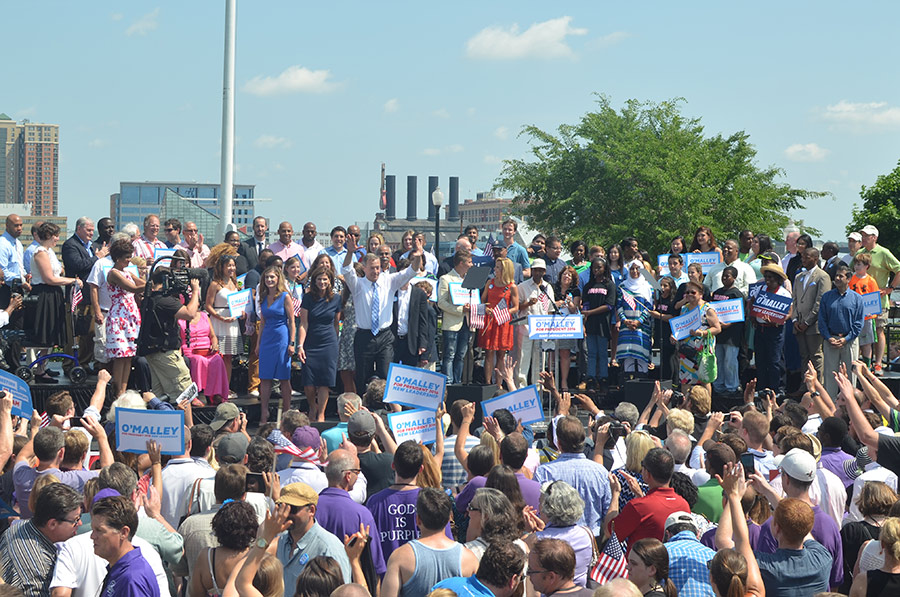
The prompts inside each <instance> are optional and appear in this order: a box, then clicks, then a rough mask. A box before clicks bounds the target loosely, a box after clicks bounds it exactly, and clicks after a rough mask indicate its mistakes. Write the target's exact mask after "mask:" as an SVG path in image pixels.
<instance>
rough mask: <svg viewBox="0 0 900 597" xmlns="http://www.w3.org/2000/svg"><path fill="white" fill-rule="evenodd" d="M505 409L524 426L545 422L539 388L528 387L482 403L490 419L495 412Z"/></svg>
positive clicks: (485, 414) (482, 407)
mask: <svg viewBox="0 0 900 597" xmlns="http://www.w3.org/2000/svg"><path fill="white" fill-rule="evenodd" d="M503 408H505V409H506V410H508V411H509V412H511V413H512V415H513V417H514V418H516V419H519V420H521V421H522V424H523V425H527V424H529V423H535V422H537V421H543V420H544V411H543V410H542V409H541V397H540V395H539V394H538V391H537V386H527V387H524V388H522V389H521V390H516V391H515V392H510V393H509V394H504V395H502V396H498V397H497V398H493V399H491V400H485V401H484V402H482V403H481V409H482V410H483V411H484V416H486V417H490V416H491V413H492V412H494V411H495V410H500V409H503Z"/></svg>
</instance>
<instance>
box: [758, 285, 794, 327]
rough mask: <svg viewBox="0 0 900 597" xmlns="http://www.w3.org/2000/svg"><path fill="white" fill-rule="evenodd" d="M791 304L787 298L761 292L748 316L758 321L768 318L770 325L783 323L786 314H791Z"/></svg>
mask: <svg viewBox="0 0 900 597" xmlns="http://www.w3.org/2000/svg"><path fill="white" fill-rule="evenodd" d="M793 302H794V300H793V299H792V298H791V297H789V296H781V295H779V294H773V293H771V292H766V291H761V292H760V293H759V294H757V295H756V299H755V300H754V301H753V306H751V307H750V315H751V316H752V317H759V318H760V319H766V318H768V319H769V320H770V321H771V322H772V323H784V322H785V321H787V318H788V313H790V312H791V303H793Z"/></svg>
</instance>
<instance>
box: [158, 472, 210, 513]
mask: <svg viewBox="0 0 900 597" xmlns="http://www.w3.org/2000/svg"><path fill="white" fill-rule="evenodd" d="M215 476H216V471H215V469H213V467H211V466H210V465H209V463H208V462H206V460H204V459H202V458H174V459H172V460H170V461H169V464H167V465H166V468H164V469H163V470H162V481H163V492H162V496H161V501H162V508H161V509H160V513H161V514H162V517H163V518H165V519H166V521H167V522H168V523H169V524H170V525H172V527H174V528H178V524H179V523H180V522H181V517H182V516H184V515H185V514H187V509H188V504H187V503H186V502H187V500H188V498H190V493H189V492H190V491H191V488H192V487H193V485H194V481H196V480H197V479H212V478H214V477H215Z"/></svg>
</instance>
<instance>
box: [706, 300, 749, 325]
mask: <svg viewBox="0 0 900 597" xmlns="http://www.w3.org/2000/svg"><path fill="white" fill-rule="evenodd" d="M709 306H710V307H712V308H713V310H714V311H715V312H716V315H718V316H719V321H720V322H721V323H740V322H742V321H744V299H739V298H736V299H728V300H727V301H713V302H711V303H709Z"/></svg>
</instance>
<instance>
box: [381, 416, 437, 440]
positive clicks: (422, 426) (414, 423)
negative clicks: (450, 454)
mask: <svg viewBox="0 0 900 597" xmlns="http://www.w3.org/2000/svg"><path fill="white" fill-rule="evenodd" d="M388 426H389V427H390V428H391V431H392V432H393V433H394V439H395V440H396V441H397V444H402V443H403V442H405V441H406V440H410V439H411V440H413V441H416V442H421V443H423V444H432V443H434V441H435V433H436V432H437V421H436V419H435V418H434V411H433V410H425V409H417V410H407V411H404V412H401V413H390V414H389V415H388Z"/></svg>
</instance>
